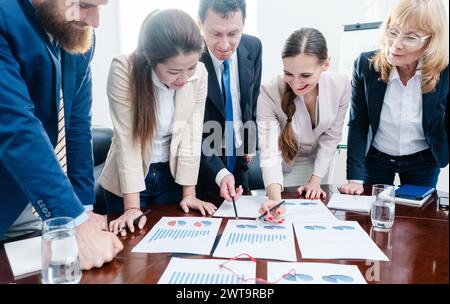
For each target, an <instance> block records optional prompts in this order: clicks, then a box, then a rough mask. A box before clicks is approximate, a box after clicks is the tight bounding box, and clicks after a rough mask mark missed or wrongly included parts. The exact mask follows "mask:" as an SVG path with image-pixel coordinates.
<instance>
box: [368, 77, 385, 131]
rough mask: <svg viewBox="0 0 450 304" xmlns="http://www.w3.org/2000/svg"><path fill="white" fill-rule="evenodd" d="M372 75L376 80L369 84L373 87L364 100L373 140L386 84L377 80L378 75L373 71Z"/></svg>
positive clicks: (378, 123) (378, 122)
mask: <svg viewBox="0 0 450 304" xmlns="http://www.w3.org/2000/svg"><path fill="white" fill-rule="evenodd" d="M373 73H374V74H375V75H374V76H375V77H376V79H375V80H374V81H372V82H371V83H373V86H372V87H371V88H370V89H369V90H368V91H367V93H366V98H368V101H367V110H368V112H369V117H370V121H371V125H372V131H373V138H375V134H376V132H377V130H378V126H379V125H380V116H381V110H382V108H383V103H384V96H385V94H386V89H387V84H386V83H384V82H383V81H382V80H380V79H378V74H376V73H375V71H373ZM369 83H370V82H369Z"/></svg>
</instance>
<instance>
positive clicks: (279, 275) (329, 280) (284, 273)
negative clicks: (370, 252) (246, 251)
mask: <svg viewBox="0 0 450 304" xmlns="http://www.w3.org/2000/svg"><path fill="white" fill-rule="evenodd" d="M267 278H268V281H269V282H272V283H273V282H276V281H277V283H278V284H367V282H366V280H365V279H364V277H363V276H362V274H361V272H360V271H359V269H358V267H357V266H354V265H340V264H326V263H280V262H269V263H267Z"/></svg>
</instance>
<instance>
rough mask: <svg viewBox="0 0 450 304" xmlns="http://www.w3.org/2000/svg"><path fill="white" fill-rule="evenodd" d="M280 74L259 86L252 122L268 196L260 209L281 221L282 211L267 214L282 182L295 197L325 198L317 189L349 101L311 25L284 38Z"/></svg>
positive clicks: (343, 81) (276, 200)
mask: <svg viewBox="0 0 450 304" xmlns="http://www.w3.org/2000/svg"><path fill="white" fill-rule="evenodd" d="M282 58H283V68H284V77H281V76H279V77H277V78H275V79H274V80H272V81H270V82H269V83H267V84H265V85H263V86H262V87H261V93H260V96H259V100H258V109H257V123H258V138H259V145H260V151H261V169H262V173H263V180H264V185H265V188H266V192H267V195H268V197H269V200H268V201H266V202H264V203H263V205H262V208H261V210H260V212H261V213H267V215H266V219H267V220H271V221H276V222H279V223H281V222H282V210H283V208H281V209H280V210H276V211H275V212H272V214H268V210H269V209H270V208H271V207H272V206H273V205H275V204H277V203H279V202H280V201H281V192H282V191H283V188H284V187H291V186H299V188H298V193H299V196H300V195H302V194H303V193H304V194H305V197H306V198H307V199H316V198H320V197H322V198H325V192H324V191H323V190H322V189H321V183H322V180H323V178H324V177H325V176H326V175H327V173H328V169H329V166H330V163H331V161H332V159H333V157H334V154H335V152H336V148H337V145H338V143H339V141H340V140H341V135H342V127H343V124H344V118H345V114H346V112H347V108H348V105H349V101H350V96H351V90H350V81H349V80H348V78H347V77H346V76H344V75H340V74H336V73H331V72H326V71H327V70H328V68H329V66H330V58H329V57H328V48H327V43H326V40H325V38H324V36H323V35H322V33H321V32H319V31H318V30H316V29H313V28H302V29H300V30H297V31H295V32H294V33H293V34H291V36H290V37H289V38H288V40H287V41H286V44H285V46H284V50H283V54H282Z"/></svg>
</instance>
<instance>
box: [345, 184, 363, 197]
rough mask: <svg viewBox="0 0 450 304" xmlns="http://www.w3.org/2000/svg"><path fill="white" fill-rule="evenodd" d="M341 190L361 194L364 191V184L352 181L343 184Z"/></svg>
mask: <svg viewBox="0 0 450 304" xmlns="http://www.w3.org/2000/svg"><path fill="white" fill-rule="evenodd" d="M339 192H341V193H342V194H350V195H361V194H363V192H364V185H363V184H361V183H355V182H351V181H350V182H349V183H348V184H344V185H341V186H340V187H339Z"/></svg>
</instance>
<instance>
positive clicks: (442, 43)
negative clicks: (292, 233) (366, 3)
mask: <svg viewBox="0 0 450 304" xmlns="http://www.w3.org/2000/svg"><path fill="white" fill-rule="evenodd" d="M382 30H383V37H382V38H381V40H380V49H379V50H378V51H375V52H369V53H363V54H361V55H360V56H359V58H358V59H357V60H356V62H355V66H354V72H353V81H352V87H353V92H352V103H351V111H350V121H349V132H348V153H347V179H348V180H349V182H348V184H345V185H342V186H341V187H340V191H341V192H342V193H348V194H361V193H362V192H363V183H364V184H369V185H370V184H379V183H382V184H393V183H394V177H395V174H396V173H398V174H399V176H400V181H401V184H413V185H419V186H430V187H435V186H436V183H437V180H438V177H439V173H440V168H444V167H445V166H446V165H447V164H448V157H449V147H448V133H447V132H448V131H447V128H448V113H447V107H448V57H449V54H448V52H449V50H448V21H447V17H446V15H445V7H444V4H443V3H442V1H441V0H402V1H400V2H399V4H398V5H397V7H396V8H394V10H393V11H392V13H391V14H390V15H389V16H388V18H387V20H386V21H385V22H384V24H383V26H382Z"/></svg>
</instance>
